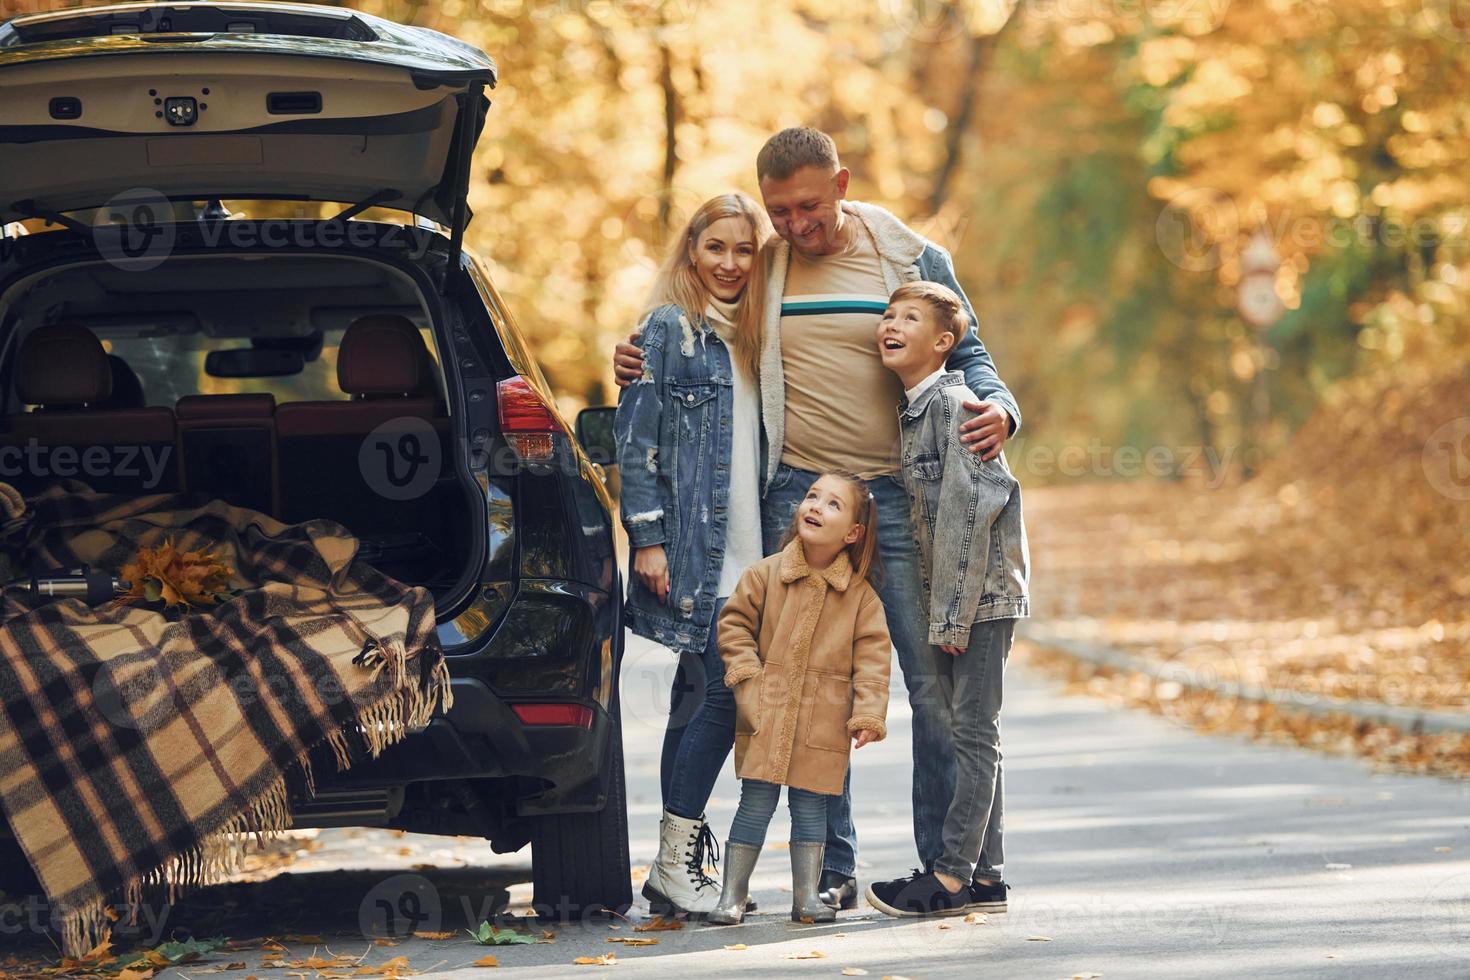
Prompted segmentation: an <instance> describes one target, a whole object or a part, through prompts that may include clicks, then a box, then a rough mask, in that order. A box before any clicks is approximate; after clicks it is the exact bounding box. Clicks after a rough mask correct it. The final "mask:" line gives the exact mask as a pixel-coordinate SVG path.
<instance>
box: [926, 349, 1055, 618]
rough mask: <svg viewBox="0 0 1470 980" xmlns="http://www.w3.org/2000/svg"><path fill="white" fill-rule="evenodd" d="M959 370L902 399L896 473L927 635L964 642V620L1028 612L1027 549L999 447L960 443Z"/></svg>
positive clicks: (1016, 495) (962, 395)
mask: <svg viewBox="0 0 1470 980" xmlns="http://www.w3.org/2000/svg"><path fill="white" fill-rule="evenodd" d="M970 397H971V394H970V390H969V388H967V387H966V386H965V376H964V375H963V374H960V373H959V372H958V371H948V372H946V373H945V374H943V375H941V376H940V377H939V378H938V379H936V380H935V382H934V384H932V385H931V386H930V387H929V388H928V389H926V390H925V391H923V392H921V393H920V394H919V396H918V398H916V399H915V400H914V402H913V404H907V403H905V404H903V405H900V406H899V412H898V417H899V429H900V431H901V434H902V440H903V480H904V485H905V486H906V487H907V488H908V492H909V504H910V506H911V507H912V509H913V518H914V536H915V537H916V538H917V539H918V545H919V567H920V570H921V572H922V574H923V581H924V597H925V602H926V604H927V606H928V609H929V642H930V643H932V644H934V645H936V646H938V645H941V644H948V645H953V646H957V647H963V646H965V645H966V644H968V643H969V641H970V627H971V625H973V624H974V623H980V622H985V621H986V620H991V619H1006V618H1012V617H1021V616H1027V615H1029V614H1030V602H1029V598H1028V596H1027V593H1026V582H1027V575H1028V570H1029V566H1030V552H1029V550H1028V548H1027V546H1026V525H1025V523H1024V522H1023V521H1022V518H1021V487H1020V484H1019V483H1017V481H1016V478H1015V477H1014V476H1012V475H1011V471H1010V467H1008V466H1007V465H1006V462H1005V455H1004V454H1003V453H1002V454H1001V455H1000V456H997V457H996V458H995V459H993V460H983V459H981V458H980V456H979V455H978V454H976V453H973V452H971V451H970V450H969V449H966V448H965V447H964V446H963V445H962V444H961V443H960V424H961V423H963V422H965V421H967V420H968V419H970V418H973V417H974V414H975V413H973V412H967V411H965V410H964V409H963V408H962V407H961V404H962V403H963V402H964V401H965V400H966V399H968V398H970Z"/></svg>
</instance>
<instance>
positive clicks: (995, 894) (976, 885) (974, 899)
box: [965, 881, 1011, 912]
mask: <svg viewBox="0 0 1470 980" xmlns="http://www.w3.org/2000/svg"><path fill="white" fill-rule="evenodd" d="M1010 890H1011V886H1010V885H1007V884H1006V883H1005V882H1004V881H996V882H992V883H991V884H988V885H985V884H981V883H980V882H978V881H972V882H970V901H969V904H968V905H966V906H965V909H966V910H967V911H970V912H1004V911H1005V910H1006V892H1008V891H1010Z"/></svg>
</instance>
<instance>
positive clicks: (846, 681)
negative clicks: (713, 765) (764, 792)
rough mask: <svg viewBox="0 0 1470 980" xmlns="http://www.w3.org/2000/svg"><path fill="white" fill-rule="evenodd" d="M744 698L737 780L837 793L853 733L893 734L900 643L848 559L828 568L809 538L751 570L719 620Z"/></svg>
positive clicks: (728, 674) (730, 679) (732, 676)
mask: <svg viewBox="0 0 1470 980" xmlns="http://www.w3.org/2000/svg"><path fill="white" fill-rule="evenodd" d="M719 644H720V656H721V657H722V658H723V659H724V661H725V686H726V687H729V688H732V689H733V690H734V692H735V773H736V775H738V776H739V777H740V778H741V779H759V780H763V781H765V782H770V783H779V784H781V785H784V786H794V787H797V788H798V789H805V790H810V791H811V792H814V793H826V794H831V795H836V794H838V793H841V792H842V783H843V780H844V779H845V778H846V776H847V762H848V754H849V753H850V751H851V748H852V742H851V736H852V735H853V734H854V733H856V732H857V731H859V730H861V729H868V730H869V731H872V732H875V733H877V735H878V737H879V738H880V739H881V738H883V737H884V736H885V735H886V734H887V727H886V726H885V724H884V719H885V717H886V716H887V714H888V676H889V664H890V661H891V659H892V649H893V648H892V645H891V644H890V642H889V639H888V621H887V619H886V618H885V617H884V615H883V604H882V602H881V601H880V600H879V599H878V594H877V593H876V592H874V591H873V587H872V586H871V585H869V584H868V583H867V582H866V581H863V580H860V579H855V577H854V575H853V571H852V564H851V562H850V561H849V560H848V557H847V552H846V551H843V552H842V553H841V554H839V555H838V556H837V558H836V559H835V560H834V561H833V562H832V564H830V565H828V566H827V567H826V568H823V569H814V568H812V567H810V566H809V565H808V564H807V563H806V553H805V551H804V550H803V548H802V544H801V540H800V539H799V538H798V539H796V540H794V541H792V542H791V543H790V544H789V545H787V546H786V548H785V549H784V550H782V551H780V552H778V553H776V554H774V555H771V556H770V557H768V558H764V559H762V560H761V561H758V562H756V563H755V564H754V565H752V566H750V567H749V568H747V569H746V570H745V574H744V575H742V576H741V577H740V583H739V584H738V585H737V586H736V587H735V592H734V594H733V595H731V596H730V598H729V600H728V601H727V602H726V603H725V608H724V611H723V612H721V613H720V620H719Z"/></svg>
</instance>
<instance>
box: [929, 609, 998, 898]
mask: <svg viewBox="0 0 1470 980" xmlns="http://www.w3.org/2000/svg"><path fill="white" fill-rule="evenodd" d="M1015 631H1016V621H1015V620H1014V619H995V620H991V621H989V622H984V623H976V624H975V626H974V628H972V629H971V630H970V643H969V645H968V646H967V647H965V652H964V653H962V654H960V655H959V656H957V657H956V656H951V655H950V654H948V653H945V652H944V651H943V650H941V649H940V648H939V647H931V648H930V649H931V650H933V657H934V663H935V666H936V669H937V670H938V673H939V689H940V692H941V694H942V697H941V699H940V700H941V704H940V711H941V714H942V715H943V716H944V717H945V719H946V721H947V722H948V724H949V730H950V731H951V732H952V733H953V737H954V755H955V794H954V799H953V800H952V801H951V802H950V804H949V812H948V813H947V814H946V815H945V817H944V851H943V853H942V854H941V855H940V857H939V860H938V861H937V862H936V863H935V865H934V870H935V871H943V872H944V873H945V874H948V875H953V876H954V877H956V878H958V879H960V880H961V881H968V880H970V878H971V877H972V876H973V877H977V878H985V879H988V880H991V881H999V880H1000V878H1001V865H1003V864H1004V863H1005V851H1004V849H1003V847H1002V844H1001V831H1002V829H1003V824H1004V820H1005V776H1004V774H1003V773H1002V770H1001V753H1000V702H1001V687H1002V683H1003V681H1004V678H1005V670H1006V662H1007V661H1008V660H1009V659H1010V652H1011V640H1012V638H1013V637H1014V636H1015Z"/></svg>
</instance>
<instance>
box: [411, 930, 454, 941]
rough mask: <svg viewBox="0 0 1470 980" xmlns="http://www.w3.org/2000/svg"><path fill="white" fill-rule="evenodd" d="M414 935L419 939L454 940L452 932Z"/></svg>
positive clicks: (418, 933) (417, 933)
mask: <svg viewBox="0 0 1470 980" xmlns="http://www.w3.org/2000/svg"><path fill="white" fill-rule="evenodd" d="M414 935H415V936H417V937H418V938H420V939H453V938H454V932H453V931H450V932H416V933H414Z"/></svg>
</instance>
